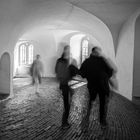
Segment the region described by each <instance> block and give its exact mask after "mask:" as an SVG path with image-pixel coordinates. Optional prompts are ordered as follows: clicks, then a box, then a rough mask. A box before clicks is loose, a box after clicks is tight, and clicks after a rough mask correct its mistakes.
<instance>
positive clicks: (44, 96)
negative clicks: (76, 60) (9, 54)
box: [0, 79, 140, 140]
mask: <svg viewBox="0 0 140 140" xmlns="http://www.w3.org/2000/svg"><path fill="white" fill-rule="evenodd" d="M20 84H21V83H20ZM21 85H22V84H21ZM25 85H26V84H25V82H24V87H22V88H21V87H20V86H19V85H18V84H17V85H16V88H15V89H14V92H15V97H13V98H11V99H7V100H5V101H2V102H0V140H140V110H139V109H138V108H137V107H136V106H135V105H134V104H133V103H132V102H130V101H129V100H127V99H126V98H124V97H122V96H121V95H119V94H116V93H113V97H112V98H111V100H110V102H109V110H108V116H107V120H108V127H107V128H106V129H104V130H103V129H101V127H100V124H99V122H98V105H99V102H98V99H97V100H96V101H95V102H93V108H92V111H91V115H90V125H89V127H86V121H83V120H84V119H83V118H84V116H85V114H86V109H87V101H88V96H87V95H88V94H87V89H86V85H83V86H81V87H79V88H75V89H74V95H73V101H72V105H71V113H70V117H69V122H70V123H71V127H70V128H69V129H66V130H63V129H61V127H60V126H61V117H62V112H63V101H62V96H61V93H60V91H59V89H58V83H57V82H56V81H55V80H51V79H44V80H43V83H42V85H41V87H40V93H39V94H35V93H34V89H33V86H32V85H27V86H25ZM81 122H84V123H85V127H81Z"/></svg>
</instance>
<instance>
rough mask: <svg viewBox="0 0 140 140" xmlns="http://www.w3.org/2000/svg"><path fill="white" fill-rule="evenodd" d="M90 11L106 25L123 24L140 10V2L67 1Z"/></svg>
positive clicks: (104, 0)
mask: <svg viewBox="0 0 140 140" xmlns="http://www.w3.org/2000/svg"><path fill="white" fill-rule="evenodd" d="M66 1H67V2H70V3H71V4H73V5H75V6H77V7H79V8H82V9H84V10H86V11H88V12H89V13H91V14H94V15H96V16H97V17H99V18H100V19H102V20H103V21H104V22H105V23H107V24H109V23H112V24H118V23H123V22H124V21H125V20H126V19H127V18H128V17H130V15H131V14H132V13H134V12H135V11H136V10H137V9H138V8H140V0H66Z"/></svg>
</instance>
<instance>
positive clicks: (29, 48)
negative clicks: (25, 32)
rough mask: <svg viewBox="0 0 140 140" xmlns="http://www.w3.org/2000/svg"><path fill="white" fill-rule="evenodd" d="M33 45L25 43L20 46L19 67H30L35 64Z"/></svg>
mask: <svg viewBox="0 0 140 140" xmlns="http://www.w3.org/2000/svg"><path fill="white" fill-rule="evenodd" d="M33 48H34V47H33V44H32V43H30V42H23V43H20V45H19V65H20V66H21V65H30V64H31V63H32V62H33Z"/></svg>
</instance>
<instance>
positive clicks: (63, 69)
mask: <svg viewBox="0 0 140 140" xmlns="http://www.w3.org/2000/svg"><path fill="white" fill-rule="evenodd" d="M69 49H70V47H69V46H68V45H67V46H65V47H64V51H63V54H62V56H61V57H60V58H59V59H58V60H57V62H56V66H55V72H56V77H57V79H58V81H59V88H60V90H61V91H62V96H63V101H64V112H63V116H62V127H63V128H67V127H69V126H70V125H69V123H68V117H69V111H70V104H71V103H70V101H71V99H70V98H72V97H71V96H70V94H71V88H70V86H69V84H68V83H69V81H70V80H71V79H72V77H73V76H75V75H76V73H77V71H78V69H77V68H76V67H75V66H74V65H73V64H70V50H69Z"/></svg>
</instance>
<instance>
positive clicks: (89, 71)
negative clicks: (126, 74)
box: [80, 47, 115, 126]
mask: <svg viewBox="0 0 140 140" xmlns="http://www.w3.org/2000/svg"><path fill="white" fill-rule="evenodd" d="M114 72H115V68H114V67H113V65H110V63H108V62H107V59H106V58H105V57H103V56H102V53H101V49H100V48H99V47H94V48H92V52H91V55H90V57H89V58H87V59H86V60H85V61H84V62H83V63H82V65H81V68H80V75H81V76H82V77H83V78H86V79H87V82H88V84H87V88H88V90H89V96H90V99H89V104H88V113H87V117H88V120H89V115H90V111H91V103H92V101H94V100H95V99H96V96H97V94H98V95H99V100H100V108H99V112H100V124H101V126H106V124H107V122H106V115H107V104H108V99H109V94H110V88H109V79H110V78H111V76H112V75H113V73H114Z"/></svg>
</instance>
